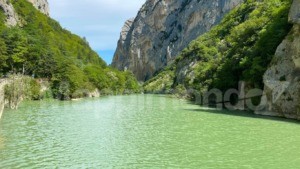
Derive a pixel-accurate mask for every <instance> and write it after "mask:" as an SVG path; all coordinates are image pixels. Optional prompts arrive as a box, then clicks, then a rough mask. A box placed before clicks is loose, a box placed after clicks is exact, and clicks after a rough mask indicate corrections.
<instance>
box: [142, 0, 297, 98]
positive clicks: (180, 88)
mask: <svg viewBox="0 0 300 169" xmlns="http://www.w3.org/2000/svg"><path fill="white" fill-rule="evenodd" d="M290 7H291V1H290V0H262V1H252V0H247V1H246V2H245V3H243V4H242V5H241V6H240V7H238V8H236V9H234V10H233V11H231V12H230V13H229V14H228V15H227V16H226V17H225V18H224V19H223V20H222V22H221V23H220V24H219V25H218V26H216V27H214V28H213V29H212V30H211V31H209V32H208V33H206V34H204V35H202V36H200V37H199V38H198V39H197V40H195V41H193V42H192V43H191V44H190V45H189V46H188V47H187V48H186V49H184V50H183V51H182V53H181V54H180V56H179V57H178V58H177V59H176V61H175V62H174V63H173V64H172V65H170V66H168V67H167V68H166V69H165V70H164V71H162V72H161V73H159V74H158V75H157V76H155V77H154V78H153V79H151V80H149V81H148V82H147V83H146V84H145V86H144V87H145V90H146V92H155V93H166V92H167V93H172V92H177V93H178V92H179V93H183V94H184V93H186V92H187V90H195V91H197V92H199V93H201V94H202V95H204V94H205V93H206V92H207V91H209V90H210V89H219V90H220V91H221V92H223V93H224V92H225V91H227V90H228V89H231V88H234V89H238V85H239V82H240V81H244V82H245V83H244V84H245V90H246V91H247V90H249V89H254V88H258V89H263V88H264V86H265V85H264V83H263V75H264V73H265V72H266V71H267V69H268V67H269V65H270V63H271V60H272V59H273V57H274V54H275V52H276V50H277V47H278V45H279V44H280V43H281V42H282V41H283V39H284V38H285V37H286V36H287V34H288V33H289V32H290V30H291V28H292V25H291V24H289V23H288V15H289V10H290ZM294 36H295V35H292V36H289V37H294ZM295 37H297V36H295ZM295 45H296V46H297V45H298V46H299V44H298V43H295ZM294 51H295V49H291V51H289V52H294ZM286 52H287V53H288V50H287V51H286ZM275 58H276V57H275ZM275 60H276V59H275ZM273 62H275V61H273ZM276 62H277V61H276ZM276 62H275V63H276ZM279 62H280V60H279ZM277 64H279V63H277ZM291 65H293V64H291ZM278 66H279V67H280V66H282V65H280V64H279V65H278ZM290 69H294V68H293V67H291V68H290ZM280 70H281V69H280ZM296 72H297V71H296ZM287 73H289V71H287ZM291 90H292V89H291ZM295 92H296V91H295ZM296 93H297V92H296ZM233 101H234V100H233ZM254 101H255V102H256V103H259V99H255V100H254Z"/></svg>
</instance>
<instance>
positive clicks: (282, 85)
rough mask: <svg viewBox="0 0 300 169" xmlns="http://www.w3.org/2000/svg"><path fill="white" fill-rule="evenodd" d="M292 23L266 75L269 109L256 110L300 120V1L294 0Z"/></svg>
mask: <svg viewBox="0 0 300 169" xmlns="http://www.w3.org/2000/svg"><path fill="white" fill-rule="evenodd" d="M289 22H290V23H292V24H293V25H294V26H293V28H292V30H291V32H290V33H289V35H288V36H287V37H286V38H285V40H284V41H283V42H282V43H281V44H280V45H279V47H278V48H277V51H276V54H275V56H274V58H273V62H272V64H271V66H270V67H269V68H268V70H267V71H266V73H265V75H264V84H265V89H264V93H265V96H263V98H262V106H263V107H264V108H265V109H263V110H262V111H257V112H256V113H257V114H262V115H271V116H281V117H286V118H293V119H300V0H294V1H293V4H292V7H291V10H290V13H289Z"/></svg>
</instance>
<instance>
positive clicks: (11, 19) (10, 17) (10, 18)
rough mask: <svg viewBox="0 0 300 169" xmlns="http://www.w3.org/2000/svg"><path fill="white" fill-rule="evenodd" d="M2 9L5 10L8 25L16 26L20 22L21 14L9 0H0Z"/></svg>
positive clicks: (0, 8)
mask: <svg viewBox="0 0 300 169" xmlns="http://www.w3.org/2000/svg"><path fill="white" fill-rule="evenodd" d="M0 10H3V12H4V14H5V16H6V25H7V26H16V25H18V23H19V16H18V14H17V13H16V12H15V9H14V7H13V5H12V4H11V3H10V2H9V1H7V0H0Z"/></svg>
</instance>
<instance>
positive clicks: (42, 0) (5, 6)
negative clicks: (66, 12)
mask: <svg viewBox="0 0 300 169" xmlns="http://www.w3.org/2000/svg"><path fill="white" fill-rule="evenodd" d="M27 1H28V2H30V3H32V4H33V6H34V7H35V8H36V9H38V10H39V11H40V12H42V13H44V14H45V15H48V16H49V4H48V1H47V0H27ZM0 10H2V11H3V12H4V15H5V16H6V23H5V24H6V25H7V26H16V25H18V24H20V19H19V18H20V17H19V16H18V14H17V13H16V11H15V9H14V7H13V5H12V3H10V1H8V0H0Z"/></svg>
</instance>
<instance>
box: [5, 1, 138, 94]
mask: <svg viewBox="0 0 300 169" xmlns="http://www.w3.org/2000/svg"><path fill="white" fill-rule="evenodd" d="M10 2H11V3H12V4H13V6H14V8H15V11H16V12H17V13H18V16H19V18H20V21H21V24H20V25H22V26H16V27H12V28H8V27H6V26H5V25H4V24H3V23H5V22H4V21H5V18H6V17H5V15H4V13H3V11H2V10H0V20H1V24H0V74H8V73H22V74H24V75H28V76H34V77H35V78H47V79H49V80H50V81H51V84H52V85H51V89H52V90H53V92H51V93H52V94H53V96H54V97H56V98H60V99H69V98H71V97H79V96H85V95H86V93H88V92H91V91H94V90H95V88H99V89H100V90H102V89H105V91H106V92H107V91H109V90H111V91H113V92H110V93H117V94H123V93H124V91H125V90H131V92H138V91H139V85H138V83H137V81H136V79H135V78H134V77H133V76H132V74H130V73H128V72H120V71H117V70H113V69H112V68H109V67H107V65H106V64H105V62H104V61H103V60H102V59H101V58H100V57H99V56H98V54H97V53H96V52H94V51H93V50H92V49H91V48H90V46H89V44H88V42H87V41H86V39H85V38H81V37H78V36H77V35H74V34H72V33H70V32H69V31H67V30H65V29H63V28H62V27H61V26H60V25H59V23H58V22H56V21H54V20H53V19H51V18H49V17H47V16H46V15H44V14H42V13H41V12H39V11H38V10H36V9H35V8H34V7H33V5H32V4H31V3H29V2H27V0H18V1H17V0H12V1H10ZM36 98H38V96H34V99H36Z"/></svg>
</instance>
